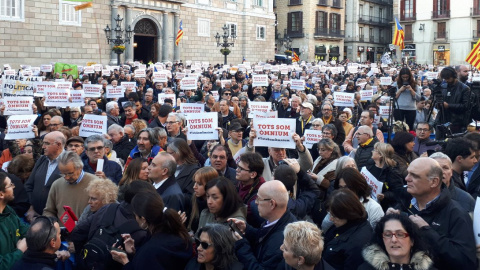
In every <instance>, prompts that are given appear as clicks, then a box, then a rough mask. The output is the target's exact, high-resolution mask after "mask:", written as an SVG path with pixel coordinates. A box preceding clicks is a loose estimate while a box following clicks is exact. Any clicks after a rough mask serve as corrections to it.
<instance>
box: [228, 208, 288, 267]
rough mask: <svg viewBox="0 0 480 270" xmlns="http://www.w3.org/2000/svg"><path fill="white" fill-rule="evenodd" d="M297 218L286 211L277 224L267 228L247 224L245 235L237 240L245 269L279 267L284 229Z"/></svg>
mask: <svg viewBox="0 0 480 270" xmlns="http://www.w3.org/2000/svg"><path fill="white" fill-rule="evenodd" d="M295 221H297V219H296V218H295V217H294V216H293V215H292V214H291V213H290V211H286V212H285V214H284V215H283V216H282V217H281V218H280V219H279V220H278V221H277V223H276V224H274V225H273V226H270V227H266V228H260V229H255V228H253V227H252V226H250V225H248V224H247V228H246V230H245V237H244V238H243V239H241V240H238V241H237V242H235V251H236V254H237V258H238V260H239V261H240V262H241V263H243V265H244V268H245V269H249V270H259V269H277V267H278V266H279V265H280V264H281V263H282V259H283V256H282V251H281V250H280V246H281V245H282V244H283V230H284V229H285V226H287V225H288V224H289V223H292V222H295Z"/></svg>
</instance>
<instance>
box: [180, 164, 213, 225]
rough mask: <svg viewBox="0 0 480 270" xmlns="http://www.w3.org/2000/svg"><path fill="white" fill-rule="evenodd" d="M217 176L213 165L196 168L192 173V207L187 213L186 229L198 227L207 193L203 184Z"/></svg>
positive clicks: (205, 206)
mask: <svg viewBox="0 0 480 270" xmlns="http://www.w3.org/2000/svg"><path fill="white" fill-rule="evenodd" d="M217 177H218V172H217V170H215V169H214V168H213V167H202V168H200V169H198V170H197V171H196V172H195V174H194V175H193V177H192V179H193V182H194V184H193V195H192V209H191V212H190V215H189V220H188V225H187V230H188V231H193V232H196V231H197V229H198V222H199V220H200V213H201V212H202V211H203V209H207V194H206V192H205V185H206V184H207V183H208V182H209V181H210V180H213V179H215V178H217Z"/></svg>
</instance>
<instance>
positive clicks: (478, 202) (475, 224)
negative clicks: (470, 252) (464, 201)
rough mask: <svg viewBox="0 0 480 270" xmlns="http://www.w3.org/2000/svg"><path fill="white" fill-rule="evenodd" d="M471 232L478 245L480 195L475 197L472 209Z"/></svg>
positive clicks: (479, 241) (479, 236) (479, 234)
mask: <svg viewBox="0 0 480 270" xmlns="http://www.w3.org/2000/svg"><path fill="white" fill-rule="evenodd" d="M473 234H474V238H475V243H476V244H477V246H478V245H480V197H477V198H476V201H475V208H474V210H473Z"/></svg>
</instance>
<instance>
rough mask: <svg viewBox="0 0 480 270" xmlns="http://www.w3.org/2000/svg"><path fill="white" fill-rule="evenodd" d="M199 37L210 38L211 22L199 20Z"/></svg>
mask: <svg viewBox="0 0 480 270" xmlns="http://www.w3.org/2000/svg"><path fill="white" fill-rule="evenodd" d="M197 25H198V36H200V37H209V36H210V20H209V19H198V23H197Z"/></svg>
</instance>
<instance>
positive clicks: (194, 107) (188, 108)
mask: <svg viewBox="0 0 480 270" xmlns="http://www.w3.org/2000/svg"><path fill="white" fill-rule="evenodd" d="M180 111H181V112H182V113H183V114H185V116H187V115H188V114H191V113H203V112H204V111H205V105H203V104H198V103H181V104H180Z"/></svg>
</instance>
